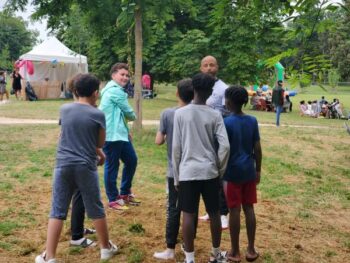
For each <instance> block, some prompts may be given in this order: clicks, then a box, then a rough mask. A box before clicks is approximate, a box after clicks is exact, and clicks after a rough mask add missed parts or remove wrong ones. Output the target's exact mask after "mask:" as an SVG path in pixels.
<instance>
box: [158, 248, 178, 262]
mask: <svg viewBox="0 0 350 263" xmlns="http://www.w3.org/2000/svg"><path fill="white" fill-rule="evenodd" d="M153 257H155V258H157V259H164V260H168V259H174V258H175V250H174V249H170V248H167V249H166V250H164V251H162V252H155V253H154V254H153Z"/></svg>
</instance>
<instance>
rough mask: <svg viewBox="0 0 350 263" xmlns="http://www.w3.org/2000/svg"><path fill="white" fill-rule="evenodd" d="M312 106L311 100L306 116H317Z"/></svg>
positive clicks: (308, 103)
mask: <svg viewBox="0 0 350 263" xmlns="http://www.w3.org/2000/svg"><path fill="white" fill-rule="evenodd" d="M311 104H312V102H311V100H309V101H308V102H307V105H306V107H307V110H306V111H305V115H307V116H311V117H313V116H314V115H315V113H314V112H313V110H312V105H311Z"/></svg>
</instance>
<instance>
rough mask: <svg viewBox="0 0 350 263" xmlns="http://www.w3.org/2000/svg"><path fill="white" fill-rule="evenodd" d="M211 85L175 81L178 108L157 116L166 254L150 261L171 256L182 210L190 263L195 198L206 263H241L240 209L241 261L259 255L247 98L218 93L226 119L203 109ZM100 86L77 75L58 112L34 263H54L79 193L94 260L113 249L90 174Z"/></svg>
mask: <svg viewBox="0 0 350 263" xmlns="http://www.w3.org/2000/svg"><path fill="white" fill-rule="evenodd" d="M117 71H118V70H117ZM215 81H216V80H215V78H214V77H213V76H211V75H209V74H204V73H199V74H197V75H195V76H194V77H193V78H192V79H185V80H182V81H180V82H179V83H178V88H177V96H178V98H179V107H178V108H174V109H167V110H166V111H164V112H163V113H162V117H161V123H160V129H159V132H158V133H157V135H156V143H157V144H163V143H164V142H165V141H166V142H167V144H168V188H169V197H168V216H167V225H166V242H167V250H166V251H164V252H160V253H155V254H154V256H155V257H156V258H160V259H170V258H174V256H175V253H174V249H175V245H176V242H177V235H178V232H179V225H180V211H181V212H182V213H183V222H182V236H183V241H184V246H183V249H184V252H185V256H186V259H185V262H186V263H194V262H195V256H194V239H195V236H196V227H197V217H198V208H199V200H200V196H202V198H203V200H204V203H205V207H206V211H207V213H208V215H209V218H210V230H211V237H212V251H211V253H210V259H209V262H226V261H227V260H229V261H231V262H240V261H241V256H240V249H239V231H240V210H241V207H243V211H244V213H245V216H246V227H247V235H248V248H247V252H246V260H247V261H254V260H256V259H257V258H258V257H259V254H258V252H257V251H256V250H255V247H254V239H255V228H256V222H255V214H254V208H253V204H254V203H256V185H257V184H258V183H259V181H260V171H261V158H262V154H261V146H260V137H259V129H258V123H257V120H256V119H255V118H254V117H252V116H249V115H245V114H244V113H243V112H242V106H243V105H245V104H246V103H247V102H248V93H247V91H246V89H245V88H243V87H241V86H232V87H229V88H227V89H226V91H225V99H226V107H227V109H228V110H229V111H230V112H231V115H229V116H228V117H226V118H225V119H223V117H222V115H221V114H220V113H219V112H218V111H216V110H214V109H212V108H210V107H209V106H207V105H206V101H207V99H208V98H209V96H210V95H211V94H212V91H213V86H214V84H215ZM99 84H100V82H99V80H98V79H97V78H96V77H94V76H93V75H91V74H80V75H78V76H76V77H75V78H74V79H73V81H72V85H73V86H74V93H75V95H76V101H75V103H70V104H65V105H63V106H62V107H61V109H60V121H59V123H60V125H61V135H60V139H59V143H58V147H57V156H56V165H55V170H54V182H53V190H52V207H51V212H50V219H49V223H48V231H47V242H46V250H45V251H44V252H43V253H42V254H41V255H39V256H37V257H36V259H35V262H36V263H47V262H49V263H55V262H57V261H56V259H55V255H56V249H57V245H58V241H59V236H60V233H61V231H62V227H63V220H65V219H66V217H67V213H68V209H69V205H70V203H71V200H72V196H73V195H76V194H79V195H80V198H81V199H82V201H83V205H84V206H85V207H84V209H86V212H87V215H88V216H89V217H90V218H91V219H92V220H93V222H94V226H95V229H96V233H97V236H98V239H99V242H100V248H101V259H110V258H111V257H113V256H114V255H115V254H116V253H117V251H118V248H117V246H116V245H114V244H113V243H112V242H111V241H110V240H109V236H108V230H107V222H106V216H105V211H104V207H103V204H102V202H101V194H100V187H99V180H98V174H97V165H103V163H104V161H105V158H106V157H105V154H104V151H103V150H102V147H103V146H104V145H105V138H106V118H105V114H104V113H103V112H102V111H100V110H99V109H97V108H96V101H97V99H98V97H99ZM222 180H223V183H222ZM222 184H223V185H222ZM222 187H223V189H224V192H225V197H226V202H227V205H228V208H229V211H230V216H229V228H230V235H231V251H229V252H228V253H226V252H222V251H221V249H220V243H221V230H222V228H221V220H220V205H219V203H220V197H219V192H220V188H222Z"/></svg>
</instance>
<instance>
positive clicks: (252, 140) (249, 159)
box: [223, 86, 262, 262]
mask: <svg viewBox="0 0 350 263" xmlns="http://www.w3.org/2000/svg"><path fill="white" fill-rule="evenodd" d="M225 99H226V106H227V108H228V109H229V110H230V111H231V113H232V114H231V115H230V116H229V117H227V118H225V119H224V123H225V127H226V130H227V135H228V139H229V142H230V157H229V161H228V164H227V169H226V172H225V174H224V178H223V180H224V182H223V184H224V192H225V196H226V201H227V206H228V208H229V211H230V219H229V227H230V236H231V251H230V253H229V256H228V259H229V260H230V261H233V262H240V261H241V256H240V251H239V232H240V213H241V207H243V211H244V215H245V219H246V227H247V235H248V248H247V252H246V260H247V261H248V262H252V261H254V260H256V259H257V258H258V257H259V254H258V252H257V251H256V250H255V247H254V240H255V229H256V219H255V213H254V206H253V204H255V203H256V202H257V200H256V185H257V184H258V183H259V182H260V171H261V159H262V151H261V145H260V135H259V128H258V122H257V120H256V118H255V117H253V116H250V115H246V114H244V113H243V112H242V106H243V104H244V105H245V104H246V103H247V102H248V92H247V90H246V89H245V88H243V87H241V86H231V87H229V88H228V89H226V92H225Z"/></svg>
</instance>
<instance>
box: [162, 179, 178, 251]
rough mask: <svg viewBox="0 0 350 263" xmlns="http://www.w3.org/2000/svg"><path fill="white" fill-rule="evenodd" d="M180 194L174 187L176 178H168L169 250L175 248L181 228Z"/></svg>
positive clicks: (167, 231) (166, 235) (167, 225)
mask: <svg viewBox="0 0 350 263" xmlns="http://www.w3.org/2000/svg"><path fill="white" fill-rule="evenodd" d="M177 200H178V192H177V191H176V189H175V186H174V178H170V177H168V206H167V219H166V230H165V231H166V234H165V239H166V243H167V248H172V249H174V248H175V245H176V243H177V242H176V241H177V236H178V234H179V227H180V215H181V211H180V209H179V208H178V207H177Z"/></svg>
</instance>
